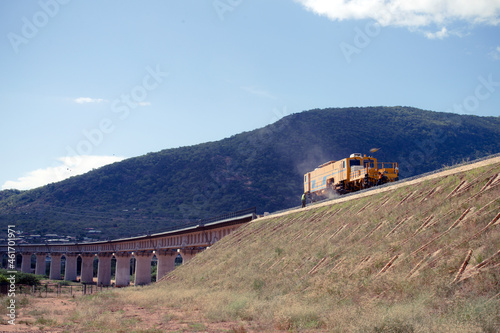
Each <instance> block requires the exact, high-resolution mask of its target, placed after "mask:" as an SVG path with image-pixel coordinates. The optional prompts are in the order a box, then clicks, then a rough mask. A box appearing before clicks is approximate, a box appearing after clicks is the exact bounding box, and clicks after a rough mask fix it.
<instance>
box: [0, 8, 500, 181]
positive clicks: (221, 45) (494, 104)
mask: <svg viewBox="0 0 500 333" xmlns="http://www.w3.org/2000/svg"><path fill="white" fill-rule="evenodd" d="M499 24H500V1H499V0H477V1H465V0H456V1H451V0H434V1H425V0H421V1H403V0H389V1H382V0H358V1H355V2H354V1H344V0H331V1H326V0H272V1H269V0H267V1H264V0H252V1H250V0H196V1H195V0H183V1H131V0H121V1H95V0H89V1H77V0H40V1H14V0H11V1H2V2H0V36H1V39H0V51H1V52H0V70H1V73H2V80H1V81H0V110H1V115H2V122H1V131H0V139H1V142H2V144H1V146H0V156H2V161H3V163H2V165H1V167H0V170H1V172H0V188H1V189H8V188H18V189H29V188H34V187H37V186H41V185H44V184H47V183H50V182H55V181H59V180H62V179H64V178H66V177H68V176H72V175H77V174H81V173H83V172H86V171H88V170H90V169H92V168H96V167H99V166H102V165H104V164H107V163H111V162H114V161H118V160H120V159H123V158H128V157H134V156H139V155H143V154H145V153H148V152H154V151H159V150H162V149H165V148H175V147H180V146H186V145H193V144H197V143H201V142H207V141H215V140H219V139H222V138H225V137H228V136H231V135H233V134H237V133H240V132H242V131H249V130H252V129H255V128H258V127H262V126H265V125H268V124H270V123H273V122H274V121H276V120H278V119H280V118H281V117H283V116H286V115H288V114H291V113H296V112H301V111H304V110H309V109H313V108H326V107H351V106H380V105H383V106H394V105H404V106H413V107H418V108H422V109H427V110H433V111H448V112H455V113H462V114H474V115H480V116H500V109H499V106H500V66H499V65H500V26H499Z"/></svg>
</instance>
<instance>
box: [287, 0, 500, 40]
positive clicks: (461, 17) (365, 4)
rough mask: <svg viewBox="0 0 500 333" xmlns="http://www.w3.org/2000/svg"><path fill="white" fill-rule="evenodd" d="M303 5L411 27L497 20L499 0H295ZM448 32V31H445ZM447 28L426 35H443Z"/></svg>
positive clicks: (499, 18) (336, 14) (344, 17)
mask: <svg viewBox="0 0 500 333" xmlns="http://www.w3.org/2000/svg"><path fill="white" fill-rule="evenodd" d="M295 1H296V2H299V3H301V4H302V5H303V6H304V7H305V8H306V9H308V10H310V11H312V12H314V13H316V14H318V15H324V16H327V17H328V18H330V19H331V20H338V21H342V20H349V19H355V20H360V19H373V20H375V21H377V22H378V23H379V24H381V25H382V26H402V27H407V28H410V29H413V30H416V28H424V27H428V26H432V25H436V26H438V27H440V28H444V29H446V28H445V26H446V25H448V24H450V23H452V22H463V23H467V24H469V23H472V24H475V23H482V24H488V25H498V24H499V23H500V0H474V1H471V0H411V1H410V0H295ZM448 32H449V31H448ZM445 34H446V35H447V30H444V31H443V30H442V29H441V31H438V32H437V33H434V34H431V35H430V36H429V38H443V37H445Z"/></svg>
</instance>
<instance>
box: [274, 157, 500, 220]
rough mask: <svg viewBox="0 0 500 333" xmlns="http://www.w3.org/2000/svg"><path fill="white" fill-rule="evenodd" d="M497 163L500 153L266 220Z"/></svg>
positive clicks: (284, 210) (278, 214) (338, 196)
mask: <svg viewBox="0 0 500 333" xmlns="http://www.w3.org/2000/svg"><path fill="white" fill-rule="evenodd" d="M495 163H500V153H498V154H494V155H489V156H485V157H482V158H479V159H476V160H473V161H467V162H463V163H460V164H456V165H453V166H450V167H444V168H441V169H437V170H434V171H430V172H426V173H423V174H420V175H416V176H413V177H409V178H404V179H401V180H399V181H397V182H392V183H387V184H384V185H380V186H374V187H371V188H367V189H364V190H361V191H358V192H354V193H348V194H344V195H337V196H335V197H333V198H328V199H324V200H320V201H316V202H313V203H309V204H308V205H307V207H305V208H302V207H301V206H296V207H292V208H288V209H283V210H279V211H276V212H273V213H270V214H269V215H266V216H265V217H266V218H267V217H276V216H281V215H286V214H289V213H292V212H295V211H301V210H307V209H312V208H318V207H322V206H327V205H331V204H333V203H339V202H344V201H349V200H353V199H356V198H363V197H366V196H370V195H373V194H376V193H382V192H387V191H390V190H394V189H397V188H400V187H403V186H410V185H414V184H418V183H421V182H423V181H426V180H428V179H434V178H439V177H444V176H448V175H453V174H456V173H459V172H464V171H468V170H472V169H475V168H479V167H482V166H486V165H491V164H495Z"/></svg>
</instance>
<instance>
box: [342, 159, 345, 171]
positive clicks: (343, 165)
mask: <svg viewBox="0 0 500 333" xmlns="http://www.w3.org/2000/svg"><path fill="white" fill-rule="evenodd" d="M342 169H345V161H342Z"/></svg>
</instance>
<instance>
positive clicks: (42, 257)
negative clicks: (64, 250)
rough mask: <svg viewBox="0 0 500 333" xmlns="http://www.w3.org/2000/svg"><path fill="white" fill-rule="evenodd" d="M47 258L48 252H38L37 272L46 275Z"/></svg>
mask: <svg viewBox="0 0 500 333" xmlns="http://www.w3.org/2000/svg"><path fill="white" fill-rule="evenodd" d="M46 259H47V253H37V254H36V266H35V274H38V275H45V274H46V272H45V267H46V266H45V265H46V264H45V261H46Z"/></svg>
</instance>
